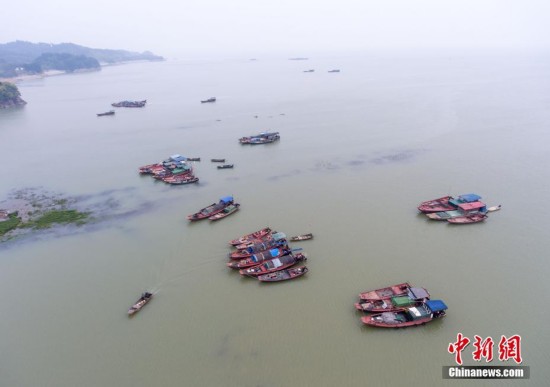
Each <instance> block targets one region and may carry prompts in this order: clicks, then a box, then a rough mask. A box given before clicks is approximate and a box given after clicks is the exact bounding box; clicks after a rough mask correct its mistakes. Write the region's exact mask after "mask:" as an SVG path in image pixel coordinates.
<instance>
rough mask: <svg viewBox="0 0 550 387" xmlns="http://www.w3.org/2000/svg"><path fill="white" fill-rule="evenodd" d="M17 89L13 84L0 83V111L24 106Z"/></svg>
mask: <svg viewBox="0 0 550 387" xmlns="http://www.w3.org/2000/svg"><path fill="white" fill-rule="evenodd" d="M26 104H27V102H25V101H24V100H23V99H22V98H21V93H19V89H18V88H17V86H15V85H14V84H13V83H9V82H0V109H7V108H11V107H16V106H23V105H26Z"/></svg>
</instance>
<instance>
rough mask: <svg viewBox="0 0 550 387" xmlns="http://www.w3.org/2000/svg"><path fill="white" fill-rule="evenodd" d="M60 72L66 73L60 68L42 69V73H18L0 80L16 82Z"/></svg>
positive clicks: (59, 73)
mask: <svg viewBox="0 0 550 387" xmlns="http://www.w3.org/2000/svg"><path fill="white" fill-rule="evenodd" d="M61 74H66V72H65V71H61V70H48V71H44V72H43V73H42V74H32V75H19V76H17V77H12V78H0V82H10V83H18V82H22V81H29V80H33V79H41V78H45V77H51V76H54V75H61Z"/></svg>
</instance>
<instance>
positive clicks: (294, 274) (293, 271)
mask: <svg viewBox="0 0 550 387" xmlns="http://www.w3.org/2000/svg"><path fill="white" fill-rule="evenodd" d="M308 271H309V269H308V268H307V267H306V266H300V267H295V268H290V269H285V270H279V271H276V272H274V273H269V274H262V275H259V276H258V277H256V278H258V280H259V281H262V282H279V281H285V280H290V279H294V278H298V277H301V276H303V275H304V274H306V273H307V272H308Z"/></svg>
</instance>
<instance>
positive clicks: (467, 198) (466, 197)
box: [458, 193, 481, 203]
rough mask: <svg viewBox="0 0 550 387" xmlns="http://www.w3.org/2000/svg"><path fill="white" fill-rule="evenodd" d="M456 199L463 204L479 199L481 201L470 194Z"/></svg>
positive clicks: (478, 197)
mask: <svg viewBox="0 0 550 387" xmlns="http://www.w3.org/2000/svg"><path fill="white" fill-rule="evenodd" d="M458 198H459V199H460V200H461V201H463V202H465V203H469V202H477V201H478V200H479V199H481V196H479V195H476V194H473V193H470V194H464V195H460V196H459V197H458Z"/></svg>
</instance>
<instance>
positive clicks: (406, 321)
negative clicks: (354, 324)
mask: <svg viewBox="0 0 550 387" xmlns="http://www.w3.org/2000/svg"><path fill="white" fill-rule="evenodd" d="M445 310H447V305H445V303H444V302H443V301H441V300H429V301H426V302H425V303H423V304H421V305H418V306H412V307H410V308H406V309H404V310H401V311H398V312H383V313H379V314H371V315H368V316H364V317H361V321H362V322H363V323H364V324H366V325H370V326H373V327H380V328H405V327H410V326H414V325H423V324H426V323H428V322H430V321H433V320H435V319H436V318H441V317H444V316H445Z"/></svg>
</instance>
